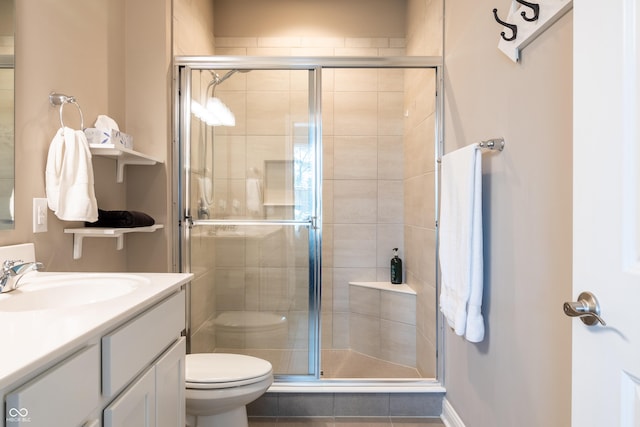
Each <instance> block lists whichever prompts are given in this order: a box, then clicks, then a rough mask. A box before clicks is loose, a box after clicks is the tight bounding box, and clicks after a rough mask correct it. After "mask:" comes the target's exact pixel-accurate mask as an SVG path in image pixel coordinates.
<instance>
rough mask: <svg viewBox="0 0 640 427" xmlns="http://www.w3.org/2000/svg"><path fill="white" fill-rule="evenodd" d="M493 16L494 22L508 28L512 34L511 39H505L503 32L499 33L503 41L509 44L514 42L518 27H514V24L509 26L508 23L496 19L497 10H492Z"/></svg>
mask: <svg viewBox="0 0 640 427" xmlns="http://www.w3.org/2000/svg"><path fill="white" fill-rule="evenodd" d="M523 13H524V12H523ZM493 16H494V18H496V21H498V23H499V24H500V25H502V26H505V27H507V28H509V29H510V30H511V32H512V33H513V35H512V36H511V37H506V35H505V32H504V31H503V32H501V33H500V35H501V36H502V38H503V39H504V41H507V42H510V41H511V40H515V39H516V37H517V35H518V26H517V25H514V24H509V23H508V22H504V21H502V20H501V19H500V18H498V9H493Z"/></svg>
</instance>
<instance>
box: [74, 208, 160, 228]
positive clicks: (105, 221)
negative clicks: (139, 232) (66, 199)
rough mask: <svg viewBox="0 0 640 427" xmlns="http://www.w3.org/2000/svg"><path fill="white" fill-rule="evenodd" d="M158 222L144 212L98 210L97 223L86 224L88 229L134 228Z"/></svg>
mask: <svg viewBox="0 0 640 427" xmlns="http://www.w3.org/2000/svg"><path fill="white" fill-rule="evenodd" d="M155 223H156V221H155V220H154V219H153V218H151V217H150V216H149V215H147V214H146V213H143V212H136V211H103V210H102V209H98V220H97V221H96V222H85V223H84V225H85V226H86V227H105V228H133V227H148V226H150V225H153V224H155Z"/></svg>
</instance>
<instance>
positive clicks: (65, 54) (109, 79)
mask: <svg viewBox="0 0 640 427" xmlns="http://www.w3.org/2000/svg"><path fill="white" fill-rule="evenodd" d="M162 5H164V6H166V7H158V6H159V4H158V2H157V1H152V0H148V1H146V0H145V1H139V2H125V1H123V0H119V1H118V0H114V1H108V2H107V1H99V0H91V1H86V0H64V2H61V1H60V0H23V1H19V2H17V7H16V19H17V26H16V27H17V35H16V149H15V154H16V201H15V205H16V218H17V221H16V228H15V230H12V231H3V232H0V245H8V244H16V243H23V242H34V243H35V245H36V256H37V258H38V260H40V261H42V262H44V263H45V266H46V267H47V269H49V270H62V271H65V270H110V271H124V270H145V271H150V270H153V271H166V270H167V269H168V268H169V263H168V260H169V253H170V252H169V245H167V243H166V242H167V236H168V234H169V231H168V230H167V229H165V230H163V231H160V232H156V233H151V234H148V235H147V234H144V235H141V234H139V235H130V236H127V237H126V238H125V248H124V250H122V251H116V250H115V240H112V239H104V238H100V239H95V238H94V239H85V243H84V252H83V256H82V258H81V259H80V260H77V261H74V260H73V258H72V237H71V236H70V235H69V234H64V232H63V229H64V228H69V227H77V226H82V224H81V223H67V222H62V221H59V220H58V219H57V218H56V217H55V216H54V215H53V213H52V212H49V215H48V220H49V231H48V232H46V233H39V234H33V233H32V231H31V206H32V199H33V198H34V197H44V196H45V189H44V167H45V162H46V157H47V152H48V147H49V143H50V142H51V138H52V137H53V135H54V133H55V132H56V130H57V129H58V127H59V126H60V124H59V119H58V110H57V109H56V108H53V107H51V106H50V105H49V100H48V95H49V93H50V92H51V91H58V92H62V93H65V94H68V95H72V96H75V97H76V98H77V100H78V102H79V103H80V105H81V107H82V111H83V114H84V118H85V126H90V125H91V124H93V122H94V121H95V119H96V117H97V115H98V114H107V115H109V116H111V117H113V118H114V119H115V120H116V121H117V122H118V123H119V124H120V127H121V129H122V130H124V131H126V132H127V133H131V134H132V135H134V146H135V149H136V150H138V151H140V152H143V153H145V154H149V155H151V156H154V157H156V158H159V159H161V160H163V161H166V159H167V158H168V156H167V153H168V150H169V147H170V144H168V141H169V138H168V135H169V130H170V128H169V123H170V122H169V117H170V116H169V114H170V111H171V110H170V108H169V105H170V98H169V97H170V92H169V90H168V88H169V82H170V80H169V75H170V74H169V71H170V68H169V66H168V65H169V64H170V48H171V46H170V44H167V43H168V37H169V36H170V21H168V22H167V18H168V17H170V8H169V5H170V2H169V1H168V0H167V1H163V2H162ZM147 9H149V11H148V13H147ZM88 17H90V19H88ZM125 17H126V19H125ZM140 22H144V23H145V25H144V26H141V25H139V23H140ZM64 111H65V120H66V121H67V123H69V124H70V125H71V126H73V127H78V126H79V118H78V115H77V112H76V111H74V109H73V107H72V106H69V107H67V108H65V110H64ZM168 167H169V165H168V164H167V163H166V162H165V163H164V164H161V165H158V166H153V167H145V168H146V170H145V171H141V170H140V171H138V170H135V171H133V172H132V170H133V169H132V167H131V166H129V167H128V169H127V170H126V172H125V180H126V181H125V183H124V184H117V183H116V181H115V164H114V163H113V161H111V160H107V159H98V158H96V159H95V160H94V172H95V177H96V179H95V180H96V196H97V199H98V206H99V207H100V208H102V209H132V210H141V211H144V212H147V213H149V214H151V215H152V216H153V217H154V218H156V220H157V222H159V223H166V221H167V220H168V217H167V213H168V212H170V210H169V206H168V204H169V203H168V201H169V200H170V198H169V195H168V192H167V191H168V181H167V176H168ZM133 168H134V169H135V167H133Z"/></svg>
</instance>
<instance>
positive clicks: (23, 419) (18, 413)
mask: <svg viewBox="0 0 640 427" xmlns="http://www.w3.org/2000/svg"><path fill="white" fill-rule="evenodd" d="M99 403H100V349H99V347H98V346H96V345H94V346H91V347H89V348H87V349H85V350H82V351H81V352H80V353H78V354H76V355H74V356H72V357H70V358H68V359H67V360H65V361H63V362H62V363H60V364H59V365H57V366H55V367H53V368H51V369H49V370H48V371H46V372H44V373H43V374H42V375H40V376H38V377H36V378H34V379H33V380H31V381H29V382H28V383H27V384H25V385H23V386H22V387H20V388H18V389H17V390H14V391H13V392H12V393H10V394H9V395H8V396H7V398H6V418H5V421H6V424H7V425H8V426H15V427H18V426H26V427H38V426H42V427H72V426H79V425H82V424H83V422H85V421H86V419H87V417H88V415H89V414H90V413H91V412H92V411H93V410H94V409H96V407H97V406H98V404H99Z"/></svg>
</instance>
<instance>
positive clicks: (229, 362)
mask: <svg viewBox="0 0 640 427" xmlns="http://www.w3.org/2000/svg"><path fill="white" fill-rule="evenodd" d="M271 372H272V366H271V363H269V362H267V361H266V360H262V359H258V358H257V357H252V356H246V355H244V354H228V353H196V354H187V361H186V363H185V380H186V382H187V383H230V382H237V381H245V380H250V379H253V378H259V377H264V376H265V375H269V374H271Z"/></svg>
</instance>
